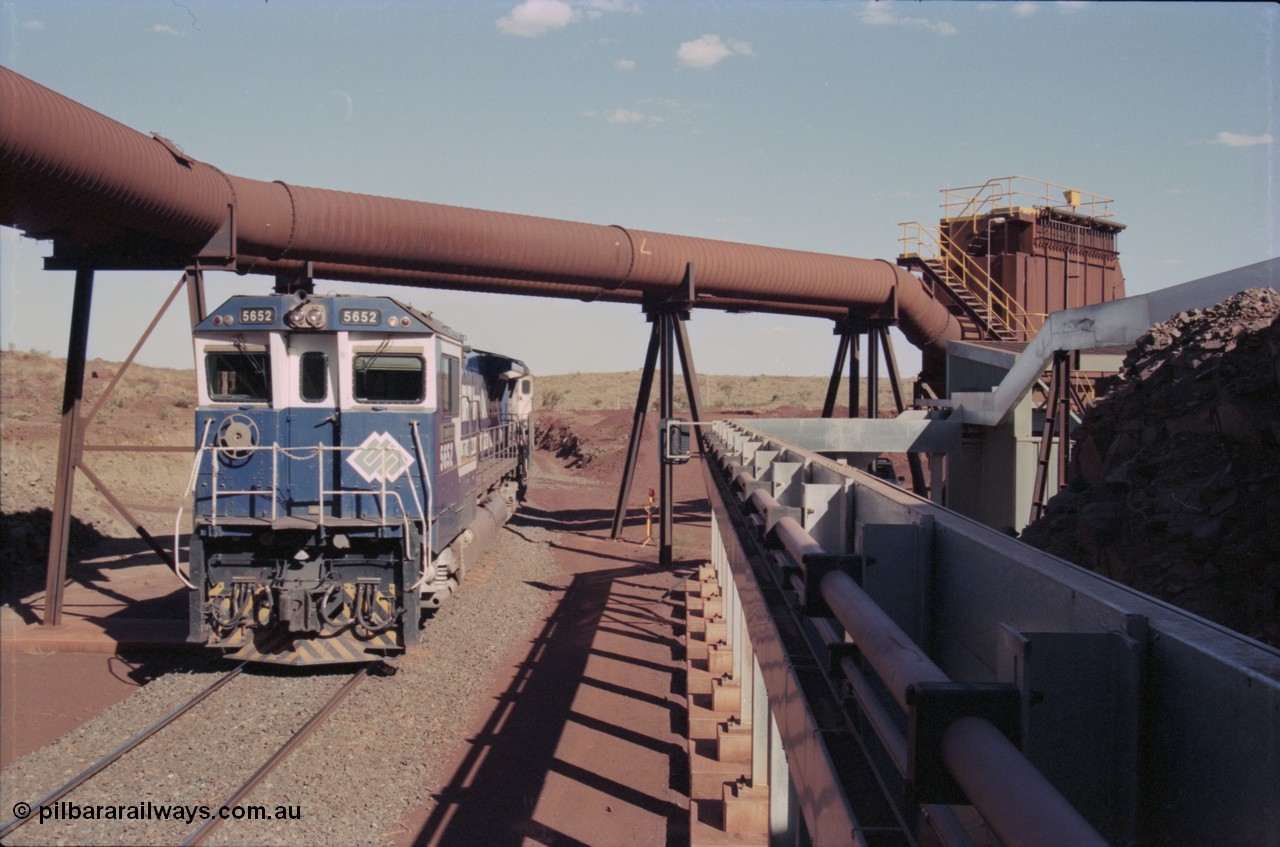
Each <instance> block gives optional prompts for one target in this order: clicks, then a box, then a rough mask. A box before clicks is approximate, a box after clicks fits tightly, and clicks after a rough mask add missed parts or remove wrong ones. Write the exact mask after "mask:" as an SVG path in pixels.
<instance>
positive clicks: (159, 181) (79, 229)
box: [0, 68, 960, 353]
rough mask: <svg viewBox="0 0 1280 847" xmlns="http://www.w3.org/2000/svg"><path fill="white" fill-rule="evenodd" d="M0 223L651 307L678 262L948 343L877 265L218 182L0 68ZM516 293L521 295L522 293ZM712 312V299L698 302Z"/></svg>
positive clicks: (912, 290) (720, 284)
mask: <svg viewBox="0 0 1280 847" xmlns="http://www.w3.org/2000/svg"><path fill="white" fill-rule="evenodd" d="M0 104H3V108H0V181H3V183H4V185H5V191H4V193H3V195H2V196H0V224H4V225H8V226H13V227H17V228H19V229H22V230H23V231H25V232H26V233H27V234H28V235H30V236H32V237H36V238H52V237H57V238H61V239H64V240H70V241H72V242H74V243H76V244H78V245H84V246H89V247H92V246H94V245H102V244H108V243H111V242H113V241H116V240H118V239H121V238H129V239H136V238H139V237H140V238H142V239H144V240H146V239H158V240H162V241H164V242H168V243H169V244H170V245H176V246H180V247H185V248H188V249H190V250H191V253H192V255H195V254H196V253H197V252H198V251H199V250H200V249H201V248H203V247H204V246H205V245H206V244H207V243H208V242H209V241H210V240H211V239H212V238H213V237H214V236H215V235H216V234H218V233H219V232H220V231H222V232H226V229H225V227H228V226H229V227H230V228H231V231H232V233H233V234H234V240H233V247H234V252H235V254H236V255H237V256H241V255H244V256H259V257H265V258H267V259H270V260H288V259H295V260H300V261H313V262H318V263H322V264H334V265H355V266H362V267H367V268H386V269H401V270H406V271H426V272H432V273H444V274H461V275H467V276H475V277H485V278H489V279H492V280H507V281H508V283H509V284H504V285H503V286H501V288H500V290H502V291H504V292H507V293H529V292H528V285H527V284H528V283H531V282H532V283H542V284H544V285H568V286H571V287H572V288H573V289H575V293H574V294H566V292H564V291H562V292H555V291H554V289H551V288H545V287H544V288H543V289H542V291H543V293H545V294H547V295H548V296H575V297H577V296H579V295H578V293H576V289H578V288H579V287H586V288H588V289H594V290H595V291H597V292H599V296H600V297H602V298H603V297H604V296H606V295H607V294H609V293H610V292H629V294H628V295H627V296H631V297H634V296H637V295H638V296H644V295H651V296H652V295H657V296H662V295H665V294H668V293H671V292H673V291H675V290H676V289H677V288H678V287H679V286H680V285H681V283H682V282H683V280H684V274H685V269H686V268H687V266H688V265H689V264H690V263H692V264H693V265H694V267H695V268H696V270H697V289H698V293H699V299H698V301H697V302H696V303H695V305H698V306H702V305H704V304H703V302H702V297H704V296H705V297H707V298H718V299H722V300H738V301H742V302H756V303H772V304H776V305H777V306H778V307H779V310H780V311H786V312H792V313H795V312H803V311H804V310H806V309H813V308H815V307H816V308H819V309H827V308H831V309H834V310H837V312H843V313H844V314H847V310H850V309H852V310H854V311H855V312H859V311H860V312H863V313H865V314H867V315H873V314H876V313H878V312H880V311H881V310H882V309H884V308H885V306H886V305H888V304H890V303H891V302H893V301H894V300H895V299H896V306H897V312H898V318H899V322H900V326H901V328H902V330H903V333H904V334H905V335H906V336H907V338H908V340H910V341H911V342H912V343H913V344H915V345H916V346H918V347H921V348H922V349H925V350H926V351H929V352H933V353H940V352H942V351H943V350H945V347H946V343H947V341H948V340H951V339H956V338H959V337H960V327H959V324H958V323H957V322H956V320H955V318H954V317H953V316H952V315H951V314H950V312H949V311H948V310H947V309H946V308H945V307H943V306H942V305H941V304H940V303H938V302H937V301H936V300H934V299H933V297H932V296H930V294H929V293H928V292H927V291H926V290H925V288H924V286H923V284H922V283H921V282H920V280H919V279H917V278H916V277H915V276H913V275H911V274H910V273H908V272H907V271H906V270H904V269H902V268H898V267H896V266H895V265H893V264H892V263H890V262H886V261H883V260H871V259H855V258H848V257H843V256H835V255H831V254H823V253H812V252H805V251H799V250H787V249H780V248H771V247H761V246H756V245H749V244H738V243H732V242H726V241H716V240H712V239H705V238H691V237H686V236H679V235H668V234H664V233H657V232H648V231H643V230H631V229H627V228H624V227H620V226H603V225H597V224H585V223H574V222H570V221H562V220H555V219H550V218H540V217H532V216H528V215H515V214H508V213H503V212H491V211H484V210H479V209H465V208H460V207H456V206H445V205H440V204H435V203H425V202H417V201H410V200H399V199H393V198H389V197H376V196H371V195H365V194H353V193H349V192H341V191H331V190H325V189H319V188H308V187H305V186H296V185H289V184H286V183H283V182H278V181H277V182H264V181H261V180H254V179H247V178H244V177H238V176H233V175H231V174H227V173H224V172H223V171H221V170H219V169H218V168H215V167H213V166H212V165H208V164H206V163H204V162H200V161H198V160H196V159H193V158H191V157H190V156H188V155H186V153H184V152H183V151H182V150H181V149H180V148H178V147H177V146H176V145H174V144H173V143H172V142H170V141H168V140H167V139H164V138H162V137H161V136H158V135H153V136H146V135H143V134H141V133H139V132H137V131H135V130H133V129H130V128H129V127H126V126H124V125H123V124H121V123H119V122H117V121H114V120H112V119H110V118H108V117H106V116H105V115H102V114H100V113H98V112H95V111H93V110H92V109H89V108H88V107H86V106H83V105H81V104H79V103H77V102H75V101H73V100H70V99H69V98H67V97H64V96H62V95H60V94H58V93H56V92H54V91H51V90H50V89H48V88H45V87H44V86H41V85H39V84H38V83H35V82H33V81H32V80H30V79H27V78H26V77H23V76H21V75H20V74H17V73H15V72H14V71H12V70H9V69H7V68H0ZM522 288H523V289H525V290H522ZM708 302H710V301H708Z"/></svg>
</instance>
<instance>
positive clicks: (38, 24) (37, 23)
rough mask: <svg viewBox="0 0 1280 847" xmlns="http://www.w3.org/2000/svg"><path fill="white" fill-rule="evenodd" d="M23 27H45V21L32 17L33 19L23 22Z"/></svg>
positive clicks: (34, 28) (35, 28) (37, 28)
mask: <svg viewBox="0 0 1280 847" xmlns="http://www.w3.org/2000/svg"><path fill="white" fill-rule="evenodd" d="M22 28H23V29H33V30H39V29H44V21H38V20H36V19H35V18H32V19H31V20H29V21H23V22H22Z"/></svg>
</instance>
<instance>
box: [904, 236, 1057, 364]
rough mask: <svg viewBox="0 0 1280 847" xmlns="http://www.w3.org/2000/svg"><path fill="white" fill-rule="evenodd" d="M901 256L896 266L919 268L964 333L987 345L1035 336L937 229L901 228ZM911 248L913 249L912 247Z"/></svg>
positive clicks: (963, 253)
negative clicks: (962, 325)
mask: <svg viewBox="0 0 1280 847" xmlns="http://www.w3.org/2000/svg"><path fill="white" fill-rule="evenodd" d="M902 226H903V228H904V235H903V237H902V241H903V247H904V249H903V252H902V253H901V255H899V256H898V264H899V265H901V266H902V267H905V268H908V269H910V270H918V271H920V272H921V274H922V275H923V276H924V279H925V282H926V283H927V284H928V285H929V286H930V287H931V288H932V289H933V291H934V292H935V296H936V295H938V294H941V295H942V296H941V298H940V299H942V300H943V301H944V302H945V301H950V303H951V304H952V305H953V306H954V308H953V309H952V311H953V312H955V314H956V315H957V317H959V318H960V321H961V323H962V324H964V325H965V329H966V335H972V336H973V337H976V338H981V339H985V340H989V341H1017V340H1019V339H1025V338H1029V337H1030V336H1031V335H1033V334H1034V333H1035V328H1034V327H1033V326H1032V325H1030V324H1029V323H1028V322H1027V321H1026V319H1025V317H1024V316H1023V315H1022V309H1021V307H1020V306H1019V305H1018V304H1017V303H1015V302H1014V301H1013V298H1011V297H1010V296H1009V295H1008V294H1007V293H1006V292H1005V291H1004V290H1003V289H1002V288H1001V287H1000V286H999V285H998V284H997V283H996V282H995V280H993V279H992V278H991V275H990V274H988V273H987V272H986V270H985V269H984V268H983V267H982V266H981V265H979V264H978V263H977V262H975V261H974V260H973V257H972V256H970V255H969V254H968V252H967V251H965V250H961V249H960V248H958V247H957V246H956V245H955V243H954V242H952V240H951V239H950V238H948V237H947V236H946V235H945V234H944V233H943V232H942V231H941V230H940V229H939V228H937V227H928V226H925V225H924V224H921V223H919V222H918V221H908V222H905V223H903V224H902ZM913 248H914V249H913Z"/></svg>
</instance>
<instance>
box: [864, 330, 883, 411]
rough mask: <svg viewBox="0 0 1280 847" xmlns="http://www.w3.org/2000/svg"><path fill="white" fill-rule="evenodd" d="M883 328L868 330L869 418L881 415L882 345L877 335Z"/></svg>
mask: <svg viewBox="0 0 1280 847" xmlns="http://www.w3.org/2000/svg"><path fill="white" fill-rule="evenodd" d="M882 331H883V330H882V329H881V328H880V327H874V326H873V327H872V328H871V329H869V330H867V418H868V419H869V420H875V419H876V418H878V417H880V346H879V344H878V343H877V342H878V341H879V339H878V338H877V336H878V335H879V334H880V332H882Z"/></svg>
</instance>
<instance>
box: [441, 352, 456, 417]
mask: <svg viewBox="0 0 1280 847" xmlns="http://www.w3.org/2000/svg"><path fill="white" fill-rule="evenodd" d="M439 377H440V385H439V389H440V391H439V394H440V413H441V414H443V415H447V416H453V415H456V414H458V395H459V393H460V381H461V379H462V374H461V370H460V368H459V367H458V359H457V358H456V357H454V356H441V357H440V374H439Z"/></svg>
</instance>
